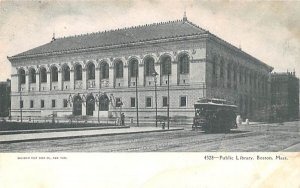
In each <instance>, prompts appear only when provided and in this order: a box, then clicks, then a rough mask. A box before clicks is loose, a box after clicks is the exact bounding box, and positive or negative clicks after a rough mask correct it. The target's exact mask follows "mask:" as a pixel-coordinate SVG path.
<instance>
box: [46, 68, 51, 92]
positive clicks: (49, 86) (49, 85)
mask: <svg viewBox="0 0 300 188" xmlns="http://www.w3.org/2000/svg"><path fill="white" fill-rule="evenodd" d="M50 74H51V73H50V71H47V88H46V90H51V75H50Z"/></svg>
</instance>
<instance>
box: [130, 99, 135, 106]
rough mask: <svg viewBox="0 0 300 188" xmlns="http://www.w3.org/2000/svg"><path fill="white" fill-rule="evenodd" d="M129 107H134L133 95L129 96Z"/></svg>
mask: <svg viewBox="0 0 300 188" xmlns="http://www.w3.org/2000/svg"><path fill="white" fill-rule="evenodd" d="M130 107H135V98H134V97H131V98H130Z"/></svg>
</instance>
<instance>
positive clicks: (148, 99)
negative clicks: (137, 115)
mask: <svg viewBox="0 0 300 188" xmlns="http://www.w3.org/2000/svg"><path fill="white" fill-rule="evenodd" d="M151 106H152V98H151V97H146V107H151Z"/></svg>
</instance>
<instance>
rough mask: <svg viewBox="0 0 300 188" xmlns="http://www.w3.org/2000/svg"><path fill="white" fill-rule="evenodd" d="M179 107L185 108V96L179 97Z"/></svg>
mask: <svg viewBox="0 0 300 188" xmlns="http://www.w3.org/2000/svg"><path fill="white" fill-rule="evenodd" d="M180 107H186V96H182V97H180Z"/></svg>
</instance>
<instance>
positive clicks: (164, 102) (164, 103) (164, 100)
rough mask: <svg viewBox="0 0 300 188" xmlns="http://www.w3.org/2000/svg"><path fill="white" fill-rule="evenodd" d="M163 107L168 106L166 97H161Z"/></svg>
mask: <svg viewBox="0 0 300 188" xmlns="http://www.w3.org/2000/svg"><path fill="white" fill-rule="evenodd" d="M162 105H163V107H167V106H168V97H163V104H162Z"/></svg>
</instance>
